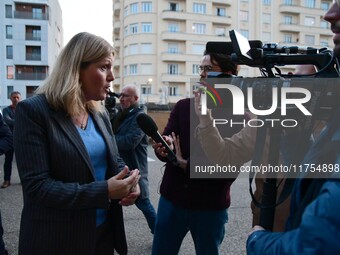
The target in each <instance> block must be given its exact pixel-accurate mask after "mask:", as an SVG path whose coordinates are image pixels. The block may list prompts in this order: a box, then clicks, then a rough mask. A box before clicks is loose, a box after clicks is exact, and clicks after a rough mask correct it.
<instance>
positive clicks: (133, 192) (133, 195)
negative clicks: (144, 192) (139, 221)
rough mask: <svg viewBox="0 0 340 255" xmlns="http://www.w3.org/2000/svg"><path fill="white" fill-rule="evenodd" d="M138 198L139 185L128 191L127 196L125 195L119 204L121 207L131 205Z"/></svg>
mask: <svg viewBox="0 0 340 255" xmlns="http://www.w3.org/2000/svg"><path fill="white" fill-rule="evenodd" d="M139 196H140V187H139V184H137V185H136V186H135V187H133V188H132V189H131V190H130V193H129V195H127V196H126V197H123V198H122V199H121V200H120V201H119V204H120V205H122V206H129V205H133V204H134V203H135V202H136V200H137V198H138V197H139Z"/></svg>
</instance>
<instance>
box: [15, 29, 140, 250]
mask: <svg viewBox="0 0 340 255" xmlns="http://www.w3.org/2000/svg"><path fill="white" fill-rule="evenodd" d="M113 60H114V56H113V48H112V46H111V45H110V44H109V43H108V42H106V41H105V40H104V39H102V38H100V37H98V36H95V35H92V34H89V33H79V34H77V35H75V36H74V37H73V38H72V39H71V40H70V42H69V43H68V44H67V45H66V46H65V48H64V49H63V51H62V52H61V53H60V56H59V58H58V60H57V62H56V64H55V68H54V69H53V71H52V73H51V74H50V76H49V78H48V79H47V80H46V82H45V84H43V86H42V87H40V88H39V89H38V90H37V95H35V96H34V97H31V98H29V99H26V100H23V101H22V102H20V103H19V104H18V106H17V108H16V121H15V128H14V129H15V131H14V137H15V138H14V148H15V151H16V154H17V157H16V160H17V165H18V171H19V175H20V179H21V183H22V187H23V195H24V207H23V211H22V218H21V227H20V237H19V254H20V255H32V254H34V255H40V254H41V255H46V254H49V255H60V254H63V255H76V254H81V255H94V254H101V255H106V254H110V255H112V254H113V253H114V249H115V250H116V251H117V252H118V253H119V254H127V247H126V240H125V233H124V225H123V215H122V208H121V205H131V204H133V203H134V201H135V200H136V198H137V197H138V195H139V193H140V190H139V187H138V184H137V183H138V180H139V171H138V170H137V169H136V170H132V171H130V172H129V170H128V168H127V167H126V166H125V164H124V162H123V161H122V160H121V159H120V158H119V155H118V150H117V146H116V142H115V138H114V136H113V133H112V130H111V127H110V122H109V117H108V115H107V113H106V112H105V110H104V107H103V105H102V103H101V100H104V99H105V97H106V94H107V93H108V92H109V87H110V83H111V81H113V80H114V75H113V73H112V63H113ZM127 175H128V177H127Z"/></svg>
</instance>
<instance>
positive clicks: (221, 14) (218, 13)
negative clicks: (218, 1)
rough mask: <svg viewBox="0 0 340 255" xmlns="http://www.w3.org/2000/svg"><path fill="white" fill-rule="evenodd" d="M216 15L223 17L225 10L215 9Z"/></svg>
mask: <svg viewBox="0 0 340 255" xmlns="http://www.w3.org/2000/svg"><path fill="white" fill-rule="evenodd" d="M216 11H217V12H216V15H217V16H222V17H225V8H219V7H217V9H216Z"/></svg>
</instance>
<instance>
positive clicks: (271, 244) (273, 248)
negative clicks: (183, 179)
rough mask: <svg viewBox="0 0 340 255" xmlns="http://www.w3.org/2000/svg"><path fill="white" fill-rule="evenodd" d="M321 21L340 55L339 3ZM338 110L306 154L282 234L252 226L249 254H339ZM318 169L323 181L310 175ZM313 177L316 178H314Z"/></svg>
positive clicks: (339, 129)
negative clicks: (326, 26) (323, 20)
mask: <svg viewBox="0 0 340 255" xmlns="http://www.w3.org/2000/svg"><path fill="white" fill-rule="evenodd" d="M324 19H325V20H327V21H328V22H330V23H331V29H332V31H333V32H334V33H335V34H336V35H335V36H334V38H333V40H334V43H335V48H334V53H335V54H336V56H337V57H338V58H339V56H340V37H339V34H338V32H339V31H340V0H337V1H335V3H334V4H333V5H332V7H331V8H330V10H329V11H328V12H327V13H326V15H325V16H324ZM339 116H340V110H338V111H337V112H336V114H335V115H334V116H333V118H332V119H331V121H330V122H329V124H328V125H327V128H326V129H325V130H324V131H323V132H322V134H321V135H320V137H319V138H318V140H317V141H316V142H315V143H314V145H313V146H312V148H311V149H310V151H309V152H308V153H307V155H306V157H305V159H304V161H303V164H301V165H302V166H303V167H304V169H303V173H304V174H303V175H302V176H300V177H301V178H299V179H298V180H297V181H296V183H295V187H294V190H293V192H292V195H291V197H292V203H291V215H290V220H289V222H288V224H287V229H286V231H285V232H281V233H273V232H270V231H266V230H265V229H264V228H263V227H261V226H255V227H254V228H253V230H252V232H251V233H250V235H249V237H248V240H247V253H248V254H249V255H260V254H261V255H266V254H268V255H269V254H270V255H278V254H280V255H284V254H287V255H288V254H289V255H294V254H296V255H297V254H309V255H322V254H325V255H328V254H340V246H339V240H340V235H339V230H340V217H339V211H340V203H339V200H340V169H339V168H340V119H339V118H340V117H339ZM319 167H321V168H322V176H321V177H323V178H321V179H320V178H313V175H312V173H313V172H317V173H320V172H319V171H318V170H316V169H318V168H319ZM317 177H320V175H319V176H317Z"/></svg>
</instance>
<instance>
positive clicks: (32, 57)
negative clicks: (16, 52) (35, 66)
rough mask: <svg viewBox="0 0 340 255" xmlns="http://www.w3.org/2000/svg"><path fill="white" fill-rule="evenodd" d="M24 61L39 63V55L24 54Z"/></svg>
mask: <svg viewBox="0 0 340 255" xmlns="http://www.w3.org/2000/svg"><path fill="white" fill-rule="evenodd" d="M26 60H34V61H40V60H41V54H40V53H26Z"/></svg>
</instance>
